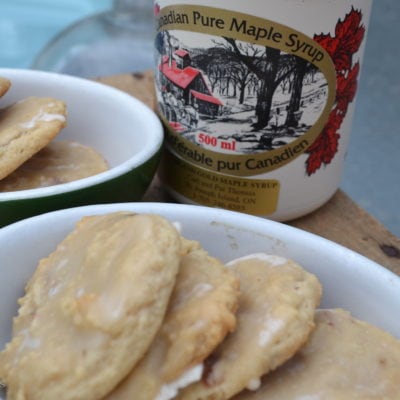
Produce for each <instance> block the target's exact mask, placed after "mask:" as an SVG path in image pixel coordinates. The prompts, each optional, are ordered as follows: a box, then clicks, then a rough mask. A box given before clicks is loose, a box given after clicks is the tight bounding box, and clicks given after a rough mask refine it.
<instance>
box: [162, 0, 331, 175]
mask: <svg viewBox="0 0 400 400" xmlns="http://www.w3.org/2000/svg"><path fill="white" fill-rule="evenodd" d="M158 28H159V32H158V39H157V40H158V46H157V49H158V50H159V63H158V72H157V89H158V90H157V91H158V97H159V104H160V111H161V114H162V115H163V116H164V118H165V122H166V125H167V126H168V127H169V129H168V141H167V142H168V143H169V146H170V148H171V150H172V151H174V152H175V153H177V154H178V155H179V156H180V157H182V158H183V159H185V160H187V161H189V162H190V163H192V164H194V165H198V166H201V167H203V168H206V169H209V170H212V171H215V172H220V173H229V174H230V175H236V176H253V175H259V174H261V173H264V172H268V171H271V170H274V169H277V168H280V167H282V166H283V165H285V164H287V163H289V162H291V161H292V160H293V159H294V158H296V157H298V156H299V155H301V154H302V153H304V152H305V151H306V150H307V149H308V148H309V147H310V146H311V144H312V143H313V142H314V141H315V139H316V137H317V136H318V134H319V133H320V132H321V131H322V129H323V127H324V125H325V123H326V122H327V120H328V117H329V112H330V110H331V109H332V106H333V103H334V99H335V89H336V74H335V68H334V65H333V62H332V59H331V57H330V56H329V54H328V53H327V52H326V50H325V49H324V48H323V47H322V46H320V45H319V44H318V43H317V42H315V41H314V40H313V39H312V38H309V37H307V36H306V35H304V34H302V33H301V32H298V31H295V30H293V29H290V28H288V27H286V26H283V25H280V24H278V23H275V22H272V21H268V20H265V19H262V18H256V17H254V16H250V15H247V14H241V13H233V12H231V11H227V10H221V9H214V8H210V7H204V6H187V5H180V6H168V7H165V8H163V9H161V10H160V12H159V15H158ZM193 32H195V33H196V35H195V40H193V38H192V34H193ZM199 34H200V35H199Z"/></svg>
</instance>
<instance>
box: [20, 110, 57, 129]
mask: <svg viewBox="0 0 400 400" xmlns="http://www.w3.org/2000/svg"><path fill="white" fill-rule="evenodd" d="M55 120H58V121H61V122H65V116H64V115H61V114H51V113H47V112H43V111H40V112H39V113H38V114H36V115H35V116H34V117H33V118H32V119H31V120H30V121H27V122H21V123H20V126H21V127H22V128H24V129H31V128H34V127H35V125H36V123H37V122H38V121H46V122H49V121H55Z"/></svg>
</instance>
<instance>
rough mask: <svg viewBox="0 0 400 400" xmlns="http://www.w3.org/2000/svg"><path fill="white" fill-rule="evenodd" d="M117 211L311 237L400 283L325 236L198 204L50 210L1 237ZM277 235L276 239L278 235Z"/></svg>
mask: <svg viewBox="0 0 400 400" xmlns="http://www.w3.org/2000/svg"><path fill="white" fill-rule="evenodd" d="M115 211H127V212H136V213H154V214H160V215H163V214H169V213H172V214H174V213H178V214H179V213H185V214H187V215H196V214H197V215H201V216H203V215H204V216H207V218H208V219H210V220H214V221H222V222H224V223H226V225H227V226H228V225H229V226H231V227H239V228H241V229H243V226H244V225H245V226H246V228H245V229H248V230H251V231H254V232H262V231H269V232H272V233H270V235H271V236H273V237H274V238H276V239H278V240H280V239H281V238H285V239H287V241H288V242H291V243H294V242H295V239H297V238H298V237H299V236H303V237H304V238H305V239H307V238H309V239H311V240H312V242H313V243H315V244H316V246H315V247H317V248H318V252H324V251H325V250H326V249H328V248H331V249H333V250H335V251H336V252H337V254H339V257H340V258H342V259H344V258H346V257H350V260H348V264H349V266H350V267H351V268H355V269H357V265H358V264H357V265H356V266H354V265H353V264H354V261H357V262H358V263H365V264H366V265H367V268H368V269H369V268H372V270H374V271H375V272H377V273H379V275H380V276H381V277H383V278H384V279H387V280H389V281H392V280H393V279H394V280H395V281H398V283H399V284H400V276H398V275H397V274H395V273H394V272H393V271H391V270H390V269H388V268H386V267H384V266H383V265H381V264H379V263H377V262H376V261H374V260H372V259H370V258H368V257H366V256H364V255H362V254H360V253H358V252H356V251H355V250H352V249H350V248H348V247H345V246H344V245H341V244H339V243H337V242H334V241H332V240H330V239H327V238H324V237H323V236H320V235H317V234H315V233H312V232H309V231H306V230H304V229H301V228H297V227H295V226H292V225H288V224H286V223H283V222H280V221H274V220H272V219H268V218H263V217H259V216H256V215H251V214H245V213H240V212H236V211H231V210H227V209H221V208H217V207H209V206H203V205H196V204H182V203H164V202H151V201H148V202H147V201H142V202H123V203H106V204H89V205H83V206H77V207H71V208H63V209H59V210H55V211H49V212H46V213H42V214H39V215H34V216H32V217H28V218H24V219H22V220H19V221H16V222H13V223H11V224H9V225H6V226H4V227H2V228H0V237H1V236H3V235H7V234H8V232H9V231H13V230H19V229H21V225H22V226H24V225H26V224H29V223H30V222H32V223H34V224H35V223H39V224H40V223H41V220H45V219H48V220H52V221H54V218H62V216H64V218H65V217H67V216H70V217H71V218H68V219H69V220H72V221H73V224H74V225H75V224H76V222H77V221H78V220H79V219H80V218H82V216H86V215H97V214H105V213H111V212H115ZM275 235H276V236H275ZM363 268H364V267H363Z"/></svg>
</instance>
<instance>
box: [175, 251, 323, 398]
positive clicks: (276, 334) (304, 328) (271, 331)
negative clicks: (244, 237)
mask: <svg viewBox="0 0 400 400" xmlns="http://www.w3.org/2000/svg"><path fill="white" fill-rule="evenodd" d="M229 266H230V268H231V269H232V271H233V272H235V273H236V274H237V275H238V276H239V280H240V290H241V297H240V301H239V309H238V312H237V320H238V322H237V328H236V330H235V331H234V332H233V333H232V334H230V335H228V336H227V338H226V339H225V340H224V341H223V342H222V344H221V345H220V346H218V347H217V349H216V350H215V351H214V352H213V354H212V355H211V356H210V357H209V359H208V360H207V361H208V362H207V363H206V364H207V366H206V370H205V374H204V375H203V380H202V381H201V382H199V383H195V384H193V385H191V386H189V387H188V388H186V389H184V390H183V391H182V393H181V395H178V396H177V398H178V399H179V400H205V399H212V400H217V399H221V400H225V399H228V398H230V397H232V396H233V395H235V394H237V393H239V392H240V391H242V390H243V389H245V388H251V389H257V388H258V386H259V385H260V378H261V377H262V376H263V375H264V374H266V373H268V372H269V371H271V370H273V369H275V368H277V367H278V366H279V365H281V364H282V363H284V362H285V361H286V360H288V359H289V358H290V357H292V356H293V355H294V354H295V353H296V351H298V349H299V348H300V347H301V346H302V345H304V343H305V342H306V341H307V339H308V337H309V335H310V333H311V331H312V330H313V328H314V312H315V309H316V307H317V306H318V304H319V302H320V298H321V291H322V289H321V285H320V283H319V281H318V280H317V278H316V277H315V276H314V275H312V274H310V273H308V272H306V271H305V270H304V269H303V268H302V267H301V266H300V265H298V264H296V263H295V262H293V261H290V260H287V259H285V258H282V257H278V256H270V255H267V254H253V255H250V256H247V257H243V258H240V259H237V260H235V261H233V262H231V263H229Z"/></svg>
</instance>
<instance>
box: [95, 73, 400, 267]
mask: <svg viewBox="0 0 400 400" xmlns="http://www.w3.org/2000/svg"><path fill="white" fill-rule="evenodd" d="M97 80H98V81H100V82H103V83H105V84H108V85H110V86H113V87H116V88H118V89H121V90H123V91H125V92H127V93H129V94H132V95H133V96H135V97H136V98H138V99H140V100H142V101H143V102H144V103H146V104H148V105H149V106H150V107H152V108H153V109H154V103H155V102H154V89H153V75H152V73H151V72H150V71H147V72H145V73H143V74H142V73H140V74H124V75H115V76H108V77H102V78H98V79H97ZM143 201H157V202H172V201H173V200H172V199H170V198H169V197H168V195H167V194H166V192H165V191H164V189H163V187H162V185H161V184H160V182H159V180H158V178H157V177H156V178H155V179H154V181H153V183H152V185H151V187H150V188H149V190H148V192H147V194H146V195H145V197H144V198H143ZM287 224H288V225H292V226H295V227H297V228H300V229H304V230H306V231H308V232H312V233H315V234H317V235H319V236H322V237H324V238H327V239H329V240H332V241H334V242H336V243H339V244H341V245H343V246H345V247H348V248H350V249H352V250H354V251H356V252H358V253H360V254H362V255H364V256H366V257H368V258H370V259H371V260H374V261H376V262H377V263H379V264H381V265H383V266H385V267H386V268H388V269H390V270H391V271H393V272H395V273H396V274H398V275H400V239H399V238H397V237H396V236H394V235H393V234H392V233H391V232H389V231H388V230H387V229H386V228H385V226H383V225H382V224H381V223H380V222H378V221H377V220H376V219H375V218H373V217H372V216H371V215H369V214H368V213H367V212H366V211H365V210H363V209H362V208H361V207H359V206H358V205H357V204H356V203H355V202H354V201H353V200H352V199H350V198H349V196H347V195H346V194H345V193H344V192H343V191H341V190H338V191H337V192H336V194H335V195H334V196H333V197H332V199H331V200H330V201H329V202H328V203H326V204H325V205H324V206H322V207H321V208H319V209H318V210H316V211H314V212H313V213H311V214H309V215H306V216H304V217H302V218H299V219H296V220H293V221H290V222H287Z"/></svg>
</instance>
